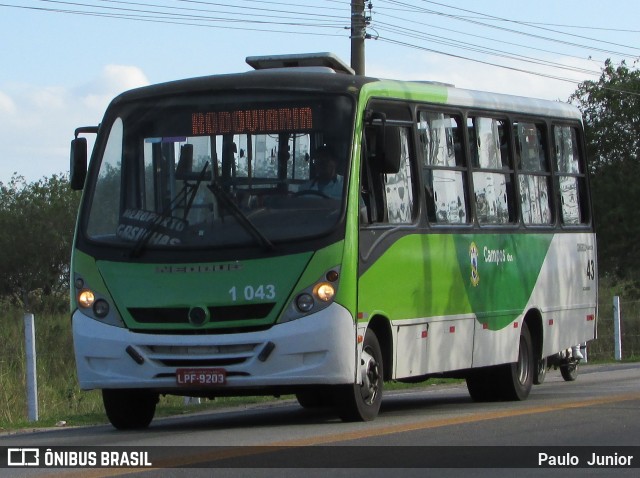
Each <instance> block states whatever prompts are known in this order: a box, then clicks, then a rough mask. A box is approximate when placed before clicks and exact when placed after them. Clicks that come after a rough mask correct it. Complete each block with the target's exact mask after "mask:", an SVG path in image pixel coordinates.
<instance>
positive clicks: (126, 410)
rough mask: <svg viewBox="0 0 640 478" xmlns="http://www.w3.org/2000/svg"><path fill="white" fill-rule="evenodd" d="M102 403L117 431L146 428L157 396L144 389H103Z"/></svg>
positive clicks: (151, 416)
mask: <svg viewBox="0 0 640 478" xmlns="http://www.w3.org/2000/svg"><path fill="white" fill-rule="evenodd" d="M102 403H103V405H104V410H105V412H106V414H107V418H109V422H111V424H112V425H113V426H114V427H115V428H117V429H118V430H137V429H141V428H147V427H148V426H149V424H150V423H151V420H153V416H154V415H155V413H156V404H157V403H158V394H157V393H154V392H152V391H150V390H145V389H103V390H102Z"/></svg>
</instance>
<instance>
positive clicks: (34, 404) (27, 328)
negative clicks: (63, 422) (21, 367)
mask: <svg viewBox="0 0 640 478" xmlns="http://www.w3.org/2000/svg"><path fill="white" fill-rule="evenodd" d="M24 335H25V351H26V356H27V412H28V419H29V421H30V422H36V421H38V376H37V373H36V327H35V320H34V316H33V314H30V313H26V314H24Z"/></svg>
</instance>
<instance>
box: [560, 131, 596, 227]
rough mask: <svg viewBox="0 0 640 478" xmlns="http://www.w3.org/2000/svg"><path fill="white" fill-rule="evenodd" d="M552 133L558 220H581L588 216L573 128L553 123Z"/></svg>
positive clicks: (581, 168)
mask: <svg viewBox="0 0 640 478" xmlns="http://www.w3.org/2000/svg"><path fill="white" fill-rule="evenodd" d="M553 136H554V161H555V164H554V166H555V171H556V173H557V175H558V182H557V185H558V187H559V188H560V191H559V197H560V212H561V219H562V224H564V225H579V224H585V223H586V222H588V220H589V217H588V214H587V213H586V211H588V206H587V204H586V201H587V195H586V192H585V191H586V177H585V171H584V167H583V166H582V165H583V161H582V158H581V156H580V147H579V143H578V134H577V131H576V128H573V127H571V126H557V125H554V127H553Z"/></svg>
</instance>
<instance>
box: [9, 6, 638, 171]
mask: <svg viewBox="0 0 640 478" xmlns="http://www.w3.org/2000/svg"><path fill="white" fill-rule="evenodd" d="M366 4H367V7H368V6H369V5H371V9H369V8H367V9H366V12H367V16H370V21H369V25H368V27H367V34H368V36H370V38H369V39H367V40H366V42H365V69H366V71H365V73H366V74H367V75H369V76H374V77H384V78H395V79H400V80H430V81H440V82H445V83H450V84H454V85H456V86H458V87H462V88H469V89H477V90H485V91H493V92H501V93H508V94H515V95H521V96H531V97H536V98H544V99H549V100H558V101H567V100H568V98H569V96H570V95H571V94H572V93H573V92H574V91H575V90H576V89H577V87H578V85H579V84H580V83H581V82H583V81H587V80H597V79H598V77H599V76H600V72H601V69H602V67H603V66H604V62H605V60H606V59H611V60H612V61H613V62H614V63H616V64H617V63H619V62H621V61H623V60H624V61H626V63H627V66H629V67H632V68H636V67H638V66H640V62H639V63H638V64H636V60H638V59H639V58H640V24H639V23H638V18H639V15H638V14H639V13H640V6H639V5H640V4H638V2H637V0H610V1H609V2H606V3H605V2H602V1H599V0H598V1H595V0H561V1H559V0H536V1H529V2H522V1H520V2H514V1H506V0H480V1H478V0H440V1H427V0H404V1H397V0H371V1H369V0H366ZM603 5H604V6H603ZM350 17H351V14H350V0H313V1H311V0H291V1H289V2H285V1H267V0H219V1H204V0H202V1H199V0H130V1H125V0H69V1H54V0H0V45H1V47H0V65H1V66H0V183H5V184H7V183H8V182H9V181H10V180H11V178H12V177H14V176H15V175H19V176H22V177H24V178H25V180H26V181H27V182H33V181H37V180H40V179H42V178H45V177H50V176H51V175H53V174H68V171H69V143H70V140H71V139H72V138H73V133H74V130H75V128H76V127H79V126H90V125H97V124H99V123H100V121H101V119H102V116H103V114H104V111H105V109H106V107H107V106H108V104H109V102H110V100H111V99H112V98H113V97H115V96H116V95H118V94H119V93H121V92H123V91H126V90H128V89H131V88H136V87H140V86H145V85H149V84H155V83H161V82H165V81H171V80H176V79H181V78H188V77H194V76H205V75H212V74H224V73H234V72H241V71H247V70H249V69H250V67H249V66H248V65H247V64H246V63H245V58H246V57H247V56H255V55H270V54H287V53H308V52H324V51H330V52H333V53H335V54H337V55H338V56H340V57H341V58H342V59H343V60H345V61H346V62H347V63H349V62H350V39H349V35H350V31H349V25H350Z"/></svg>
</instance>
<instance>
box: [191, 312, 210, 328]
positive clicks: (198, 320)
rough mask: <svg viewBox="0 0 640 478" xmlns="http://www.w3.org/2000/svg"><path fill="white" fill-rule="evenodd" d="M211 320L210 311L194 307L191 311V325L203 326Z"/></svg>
mask: <svg viewBox="0 0 640 478" xmlns="http://www.w3.org/2000/svg"><path fill="white" fill-rule="evenodd" d="M208 319H209V311H208V310H207V309H205V308H204V307H192V308H191V309H189V322H190V323H191V325H195V326H198V327H199V326H201V325H204V323H205V322H206V321H207V320H208Z"/></svg>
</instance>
